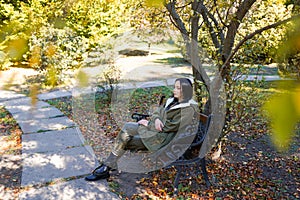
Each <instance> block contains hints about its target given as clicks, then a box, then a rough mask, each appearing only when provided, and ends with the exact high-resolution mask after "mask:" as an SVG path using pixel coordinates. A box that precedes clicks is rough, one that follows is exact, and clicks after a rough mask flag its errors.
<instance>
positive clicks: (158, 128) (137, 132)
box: [85, 78, 198, 181]
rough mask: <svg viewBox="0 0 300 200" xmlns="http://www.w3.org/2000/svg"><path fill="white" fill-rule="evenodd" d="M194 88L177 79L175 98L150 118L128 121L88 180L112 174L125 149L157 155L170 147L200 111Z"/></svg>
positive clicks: (186, 82) (189, 83) (188, 82)
mask: <svg viewBox="0 0 300 200" xmlns="http://www.w3.org/2000/svg"><path fill="white" fill-rule="evenodd" d="M192 97H193V86H192V82H191V81H190V80H189V79H187V78H179V79H176V81H175V85H174V90H173V97H172V98H169V99H168V100H167V101H166V104H165V105H162V106H160V107H159V108H158V109H157V110H156V111H155V112H154V113H153V114H152V116H151V117H150V120H146V119H142V120H140V121H138V122H127V123H126V124H125V125H124V126H123V128H122V129H121V131H120V132H119V134H118V136H117V137H116V139H115V142H114V147H113V150H112V152H111V153H110V155H109V156H108V158H107V159H106V160H105V161H104V162H103V163H102V164H101V165H100V166H99V167H97V168H96V169H95V170H94V171H93V172H92V173H91V174H90V175H88V176H87V177H85V180H86V181H96V180H99V179H105V178H108V177H109V176H110V175H109V171H110V170H111V169H116V168H117V161H118V159H119V158H120V157H121V156H122V155H123V154H124V153H125V151H126V150H147V151H150V152H155V151H157V150H159V149H160V148H162V147H163V146H165V145H167V144H168V143H169V142H170V141H171V140H172V139H173V138H174V136H175V135H176V133H177V131H178V129H179V128H180V127H184V126H186V125H188V124H189V123H190V122H191V121H192V118H193V116H194V113H195V112H197V110H198V105H197V103H196V102H195V101H194V100H192Z"/></svg>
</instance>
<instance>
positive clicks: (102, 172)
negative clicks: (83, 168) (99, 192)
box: [84, 164, 110, 181]
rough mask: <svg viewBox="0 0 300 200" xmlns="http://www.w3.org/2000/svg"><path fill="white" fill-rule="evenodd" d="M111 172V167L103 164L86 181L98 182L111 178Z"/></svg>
mask: <svg viewBox="0 0 300 200" xmlns="http://www.w3.org/2000/svg"><path fill="white" fill-rule="evenodd" d="M109 170H110V167H108V166H106V165H105V164H101V165H100V166H99V167H97V168H96V169H95V170H94V171H93V173H92V174H90V175H88V176H86V177H85V178H84V179H85V180H86V181H97V180H100V179H106V178H109V176H110V175H109Z"/></svg>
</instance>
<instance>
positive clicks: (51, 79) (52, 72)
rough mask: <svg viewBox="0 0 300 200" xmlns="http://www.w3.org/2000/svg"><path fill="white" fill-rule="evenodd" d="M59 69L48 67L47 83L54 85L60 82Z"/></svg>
mask: <svg viewBox="0 0 300 200" xmlns="http://www.w3.org/2000/svg"><path fill="white" fill-rule="evenodd" d="M56 74H57V70H56V69H55V67H53V66H50V67H49V68H48V69H47V80H46V84H47V85H50V86H52V87H54V86H56V85H57V83H58V79H57V76H56Z"/></svg>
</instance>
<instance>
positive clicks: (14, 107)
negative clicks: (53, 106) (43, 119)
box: [0, 97, 50, 113]
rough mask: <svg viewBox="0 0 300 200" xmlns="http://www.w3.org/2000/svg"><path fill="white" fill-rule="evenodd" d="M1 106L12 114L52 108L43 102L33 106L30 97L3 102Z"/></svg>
mask: <svg viewBox="0 0 300 200" xmlns="http://www.w3.org/2000/svg"><path fill="white" fill-rule="evenodd" d="M0 104H1V105H3V106H5V108H6V109H7V110H8V111H9V112H10V113H19V112H28V111H31V110H34V109H40V108H46V107H49V106H50V105H49V104H48V103H45V102H43V101H38V102H37V103H36V104H35V105H32V103H31V99H30V98H29V97H25V98H21V99H12V100H9V101H5V102H1V103H0Z"/></svg>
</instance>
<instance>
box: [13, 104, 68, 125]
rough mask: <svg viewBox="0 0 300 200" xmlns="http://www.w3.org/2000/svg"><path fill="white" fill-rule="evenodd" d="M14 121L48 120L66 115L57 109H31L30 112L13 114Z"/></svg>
mask: <svg viewBox="0 0 300 200" xmlns="http://www.w3.org/2000/svg"><path fill="white" fill-rule="evenodd" d="M12 115H13V117H14V119H16V120H17V121H18V122H22V121H28V120H32V119H35V120H37V119H46V118H54V117H61V116H63V115H64V114H63V113H62V112H61V111H60V110H58V109H57V108H55V107H47V108H40V109H35V108H33V109H31V110H29V111H28V112H17V113H12Z"/></svg>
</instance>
